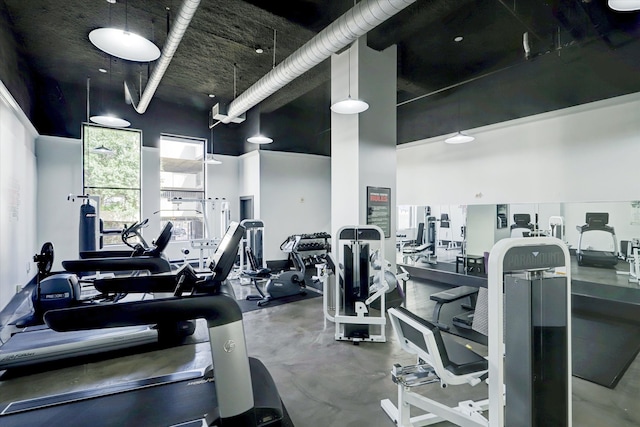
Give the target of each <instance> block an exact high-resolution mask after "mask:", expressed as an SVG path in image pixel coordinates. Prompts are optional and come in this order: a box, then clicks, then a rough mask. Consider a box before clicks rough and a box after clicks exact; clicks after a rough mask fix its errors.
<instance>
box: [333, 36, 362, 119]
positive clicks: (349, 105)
mask: <svg viewBox="0 0 640 427" xmlns="http://www.w3.org/2000/svg"><path fill="white" fill-rule="evenodd" d="M352 49H353V45H351V46H350V47H349V49H348V50H347V53H348V55H349V73H348V74H347V82H348V83H347V84H348V88H349V91H348V95H347V99H343V100H342V101H338V102H336V103H334V104H333V105H332V106H331V111H333V112H334V113H338V114H359V113H362V112H364V111H367V110H368V109H369V104H368V103H366V102H365V101H363V100H361V99H354V98H351V50H352Z"/></svg>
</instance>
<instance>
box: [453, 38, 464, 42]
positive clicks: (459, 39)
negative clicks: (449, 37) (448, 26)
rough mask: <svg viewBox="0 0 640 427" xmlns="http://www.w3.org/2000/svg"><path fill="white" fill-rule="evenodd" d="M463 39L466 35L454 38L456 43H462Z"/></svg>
mask: <svg viewBox="0 0 640 427" xmlns="http://www.w3.org/2000/svg"><path fill="white" fill-rule="evenodd" d="M462 40H464V37H462V36H457V37H455V38H454V39H453V41H454V42H456V43H460V42H461V41H462Z"/></svg>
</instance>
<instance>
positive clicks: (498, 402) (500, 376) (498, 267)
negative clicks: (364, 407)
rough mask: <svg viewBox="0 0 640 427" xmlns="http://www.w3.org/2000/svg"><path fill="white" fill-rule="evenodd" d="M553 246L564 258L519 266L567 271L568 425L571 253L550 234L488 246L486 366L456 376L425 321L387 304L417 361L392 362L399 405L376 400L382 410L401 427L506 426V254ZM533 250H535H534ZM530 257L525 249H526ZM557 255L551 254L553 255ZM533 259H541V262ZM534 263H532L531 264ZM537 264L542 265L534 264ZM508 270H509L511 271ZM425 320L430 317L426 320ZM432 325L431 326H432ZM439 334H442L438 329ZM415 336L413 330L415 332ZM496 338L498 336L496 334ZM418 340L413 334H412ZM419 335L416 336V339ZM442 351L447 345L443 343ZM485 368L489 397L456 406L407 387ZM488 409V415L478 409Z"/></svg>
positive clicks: (462, 378) (450, 381) (455, 380)
mask: <svg viewBox="0 0 640 427" xmlns="http://www.w3.org/2000/svg"><path fill="white" fill-rule="evenodd" d="M547 245H553V246H556V247H558V248H560V250H561V252H562V256H563V257H564V259H563V260H562V263H560V262H558V261H559V260H555V261H553V267H550V265H551V264H552V263H551V262H549V264H547V265H549V266H545V263H546V260H545V259H543V258H539V259H538V258H537V257H538V256H539V253H536V252H531V256H532V257H533V259H535V260H536V263H535V265H536V267H535V268H526V269H522V270H518V271H539V270H548V269H549V268H555V269H556V270H555V272H556V274H559V275H565V276H566V280H567V287H566V288H567V295H566V301H567V307H566V309H567V312H566V313H567V319H566V321H567V339H568V351H567V360H566V366H567V387H568V388H567V393H566V398H567V408H568V426H569V427H570V426H571V425H572V408H571V399H572V395H571V372H572V369H571V351H570V342H571V286H570V283H571V268H570V264H569V263H570V255H569V250H568V248H567V245H566V244H565V243H564V242H562V241H561V240H560V239H557V238H554V237H525V238H509V239H502V240H500V241H499V242H498V243H496V245H495V246H494V247H493V249H492V250H491V253H490V256H489V270H488V273H489V282H488V313H489V315H488V330H489V331H491V337H490V339H489V356H488V371H487V370H478V371H476V372H470V373H467V374H463V375H454V374H453V373H452V372H451V371H450V370H448V369H446V368H445V366H444V365H443V362H442V360H443V357H442V354H441V352H440V350H439V349H438V345H437V342H436V339H435V336H434V332H433V331H432V330H430V329H429V328H428V327H427V326H425V324H421V323H420V322H418V321H416V320H415V319H413V318H411V317H410V316H408V315H406V314H404V313H402V312H401V311H400V310H397V309H394V308H392V309H389V311H388V313H389V317H390V319H391V324H392V326H393V329H394V331H395V333H396V336H397V337H398V341H399V342H400V345H401V347H402V349H403V350H405V351H407V352H408V353H411V354H416V355H417V356H418V358H419V359H418V360H419V361H424V362H425V363H419V364H418V365H414V366H408V367H401V366H399V365H394V368H393V371H392V375H393V377H394V382H396V383H397V385H398V405H397V406H396V405H394V404H393V403H392V402H391V401H390V400H389V399H384V400H382V401H381V402H380V404H381V407H382V409H383V410H384V411H385V413H386V414H387V415H388V416H389V417H390V418H391V420H393V422H394V423H396V425H398V426H400V427H418V426H426V425H432V424H436V423H439V422H442V421H444V420H446V421H449V422H452V423H454V424H456V425H459V426H462V427H504V426H505V411H504V409H505V403H506V402H505V392H508V390H505V381H504V379H505V378H504V364H505V343H504V342H503V341H504V340H503V339H502V337H504V312H503V310H504V291H503V289H504V282H505V281H504V273H505V268H504V266H505V264H504V260H505V255H506V254H507V253H508V251H509V250H510V249H512V248H516V247H518V248H524V249H523V252H524V253H526V251H527V248H529V247H531V248H539V247H541V246H547ZM532 250H533V251H535V249H532ZM527 256H528V254H527ZM554 256H555V254H554ZM537 260H540V261H539V262H538V261H537ZM531 264H533V263H531ZM538 265H539V266H540V267H539V268H538ZM509 271H511V270H509ZM400 321H402V322H404V323H406V324H407V325H409V326H411V327H412V328H414V329H416V330H417V331H418V332H419V333H421V334H422V337H421V340H423V341H424V345H425V346H426V347H427V351H425V350H424V349H423V348H421V347H420V345H417V344H415V343H413V342H411V341H410V340H409V339H407V338H406V337H405V335H404V333H403V331H402V329H401V327H400ZM425 323H429V322H425ZM434 329H435V328H434ZM437 333H440V332H439V331H437ZM413 335H415V334H413ZM496 338H498V339H496ZM412 339H413V340H415V339H416V337H415V336H413V337H412ZM419 340H420V338H419ZM445 351H446V348H445ZM487 372H488V380H487V382H488V395H489V397H490V398H489V399H485V400H481V401H478V402H474V401H463V402H459V403H458V405H457V406H455V407H448V406H446V405H444V404H442V403H439V402H437V401H435V400H433V399H429V398H428V397H426V396H423V395H421V394H418V393H416V392H413V391H411V390H410V388H411V387H415V386H420V385H425V384H429V383H435V382H439V383H440V384H441V386H442V387H445V386H447V385H459V384H465V383H466V384H469V385H472V386H473V385H476V384H479V383H480V382H481V381H482V379H483V375H484V374H486V373H487ZM412 406H413V407H416V408H419V409H420V410H421V411H423V412H424V411H426V412H427V413H426V414H423V415H418V416H414V417H411V414H410V410H411V407H412ZM487 409H488V410H489V416H488V418H487V417H485V416H484V415H483V414H482V412H483V411H486V410H487Z"/></svg>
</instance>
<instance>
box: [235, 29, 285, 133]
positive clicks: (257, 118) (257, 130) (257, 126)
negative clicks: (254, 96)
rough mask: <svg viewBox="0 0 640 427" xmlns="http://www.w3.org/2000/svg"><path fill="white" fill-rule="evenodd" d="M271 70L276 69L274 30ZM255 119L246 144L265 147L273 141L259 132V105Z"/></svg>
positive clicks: (274, 35) (274, 32)
mask: <svg viewBox="0 0 640 427" xmlns="http://www.w3.org/2000/svg"><path fill="white" fill-rule="evenodd" d="M273 52H274V53H273V68H275V67H276V63H275V61H276V54H275V52H276V30H273ZM235 97H236V69H235V65H234V68H233V98H234V99H235ZM255 109H256V118H255V120H254V121H255V123H256V133H255V134H254V135H253V136H250V137H249V138H247V142H249V143H251V144H256V145H265V144H271V143H272V142H273V139H271V138H269V137H268V136H265V135H263V134H262V133H261V132H260V104H258V105H257V106H256V107H255Z"/></svg>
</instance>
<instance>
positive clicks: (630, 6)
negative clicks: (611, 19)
mask: <svg viewBox="0 0 640 427" xmlns="http://www.w3.org/2000/svg"><path fill="white" fill-rule="evenodd" d="M609 7H610V8H611V9H613V10H615V11H618V12H633V11H635V10H640V0H609Z"/></svg>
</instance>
